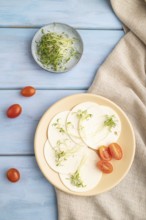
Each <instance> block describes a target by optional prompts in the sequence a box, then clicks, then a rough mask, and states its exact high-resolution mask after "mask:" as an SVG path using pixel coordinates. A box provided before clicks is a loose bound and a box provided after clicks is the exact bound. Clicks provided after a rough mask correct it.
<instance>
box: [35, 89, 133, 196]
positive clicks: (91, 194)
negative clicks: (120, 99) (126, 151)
mask: <svg viewBox="0 0 146 220" xmlns="http://www.w3.org/2000/svg"><path fill="white" fill-rule="evenodd" d="M86 95H87V96H94V97H97V98H100V99H103V100H105V101H108V102H110V103H111V104H112V105H114V106H115V107H116V108H117V109H118V110H120V111H121V112H122V114H123V115H124V117H125V118H126V120H127V121H128V124H129V126H130V129H131V134H132V138H133V154H132V155H131V161H130V163H129V166H128V167H127V169H126V172H125V173H124V174H123V175H122V176H121V178H119V180H118V181H116V183H115V184H113V185H112V186H110V187H107V188H106V189H105V190H102V191H100V192H99V193H90V195H86V194H84V192H79V193H78V192H74V191H71V190H69V192H66V191H64V190H63V189H60V188H59V187H57V186H56V185H55V184H54V182H53V181H52V180H51V179H48V177H47V175H46V173H45V172H44V171H43V169H41V166H40V164H39V160H38V156H37V154H36V148H37V147H36V145H37V144H36V138H37V132H38V129H39V126H40V124H41V121H42V120H43V118H44V117H45V115H46V114H47V112H48V111H49V110H50V108H53V107H54V106H55V105H57V104H58V103H60V102H62V101H64V100H65V99H69V98H71V97H73V96H86ZM44 144H45V143H44ZM135 149H136V137H135V132H134V129H133V126H132V123H131V121H130V119H129V118H128V116H127V114H126V113H125V112H124V111H123V109H122V108H121V107H120V106H118V105H117V104H116V103H115V102H113V101H111V100H110V99H109V98H106V97H104V96H101V95H96V94H93V93H77V94H73V95H69V96H65V97H64V98H62V99H59V100H58V101H56V102H55V103H53V104H52V105H51V106H50V107H49V108H48V109H47V110H46V111H45V112H44V113H43V115H42V117H41V118H40V120H39V122H38V125H37V127H36V130H35V135H34V154H35V159H36V162H37V165H38V167H39V169H40V171H41V172H42V173H43V175H44V177H45V178H46V179H47V181H48V182H50V183H51V184H52V185H53V186H54V187H55V188H56V189H58V190H60V191H62V192H64V193H68V194H70V195H75V196H83V197H88V196H96V195H100V194H101V193H104V192H107V191H109V190H111V189H113V188H114V187H115V186H117V185H118V184H119V183H120V182H121V181H122V180H123V179H124V178H125V176H126V175H127V174H128V172H129V170H130V168H131V166H132V163H133V161H134V156H135ZM43 154H44V153H43ZM44 160H45V158H44ZM54 172H55V171H54ZM60 181H61V180H60ZM85 193H86V192H85Z"/></svg>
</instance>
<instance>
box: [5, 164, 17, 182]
mask: <svg viewBox="0 0 146 220" xmlns="http://www.w3.org/2000/svg"><path fill="white" fill-rule="evenodd" d="M7 178H8V180H9V181H10V182H13V183H15V182H17V181H19V179H20V173H19V171H18V170H17V169H15V168H11V169H9V170H8V171H7Z"/></svg>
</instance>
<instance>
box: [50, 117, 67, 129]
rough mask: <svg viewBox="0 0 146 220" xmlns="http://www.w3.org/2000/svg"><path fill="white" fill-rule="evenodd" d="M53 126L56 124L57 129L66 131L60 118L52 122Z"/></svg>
mask: <svg viewBox="0 0 146 220" xmlns="http://www.w3.org/2000/svg"><path fill="white" fill-rule="evenodd" d="M52 126H55V127H56V129H57V130H58V131H59V132H60V133H65V129H64V128H63V127H62V125H61V123H60V119H59V118H58V119H57V120H56V122H55V123H53V124H52Z"/></svg>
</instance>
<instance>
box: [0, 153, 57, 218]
mask: <svg viewBox="0 0 146 220" xmlns="http://www.w3.org/2000/svg"><path fill="white" fill-rule="evenodd" d="M11 167H15V168H17V169H18V170H19V171H20V173H21V180H20V181H19V182H17V183H10V182H9V181H8V180H7V178H6V177H5V174H6V171H7V170H8V169H9V168H11ZM0 170H1V172H0V173H1V175H0V220H10V219H12V220H47V219H48V220H57V207H56V196H55V191H54V188H53V187H52V185H51V184H50V183H49V182H48V181H47V180H46V179H45V178H44V177H43V175H42V174H41V172H40V170H39V168H38V166H37V164H36V161H35V158H34V157H20V156H19V157H13V156H10V157H0Z"/></svg>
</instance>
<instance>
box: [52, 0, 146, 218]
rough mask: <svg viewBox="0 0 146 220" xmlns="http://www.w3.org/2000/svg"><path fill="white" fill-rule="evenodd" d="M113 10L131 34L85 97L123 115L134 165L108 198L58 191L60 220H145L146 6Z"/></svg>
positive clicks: (138, 3)
mask: <svg viewBox="0 0 146 220" xmlns="http://www.w3.org/2000/svg"><path fill="white" fill-rule="evenodd" d="M111 4H112V7H113V9H114V11H115V13H116V14H117V16H118V17H119V18H120V19H121V21H122V22H123V23H124V25H126V26H127V27H128V29H129V31H128V32H127V33H126V34H125V35H124V37H123V38H122V39H121V40H120V42H119V43H118V44H117V46H116V47H115V48H114V50H113V51H112V52H111V54H110V55H109V56H108V57H107V59H106V60H105V62H104V63H103V64H102V65H101V67H100V68H99V69H98V71H97V74H96V77H95V79H94V81H93V83H92V85H91V87H90V88H89V90H88V92H89V93H94V94H97V95H102V96H104V97H106V98H109V99H110V100H112V101H114V102H115V103H116V104H118V105H119V106H120V107H121V108H122V109H123V110H124V111H125V112H126V114H127V115H128V117H129V119H130V121H131V123H132V125H133V127H134V131H135V136H136V154H135V159H134V162H133V165H132V167H131V169H130V171H129V173H128V174H127V176H126V177H125V178H124V180H122V182H121V183H120V184H119V185H117V186H116V187H114V188H113V189H112V190H110V191H108V192H105V193H102V194H100V195H97V196H93V197H86V198H85V197H79V196H72V195H69V194H66V193H64V192H61V191H59V190H57V189H56V193H57V201H58V212H59V220H81V219H85V220H145V219H146V174H145V172H146V4H145V1H144V0H126V1H122V0H118V1H117V0H111ZM127 147H128V146H127Z"/></svg>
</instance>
